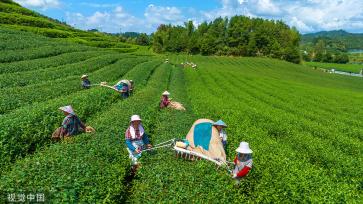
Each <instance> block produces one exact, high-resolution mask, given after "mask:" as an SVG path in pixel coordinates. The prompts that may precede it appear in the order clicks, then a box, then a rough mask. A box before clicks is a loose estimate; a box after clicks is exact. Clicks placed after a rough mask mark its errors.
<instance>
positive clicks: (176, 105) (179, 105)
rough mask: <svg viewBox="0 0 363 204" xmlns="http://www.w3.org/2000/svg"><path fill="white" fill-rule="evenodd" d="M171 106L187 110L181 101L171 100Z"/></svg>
mask: <svg viewBox="0 0 363 204" xmlns="http://www.w3.org/2000/svg"><path fill="white" fill-rule="evenodd" d="M169 107H170V108H173V109H176V110H183V111H185V108H184V106H183V105H182V104H181V103H179V102H176V101H170V105H169Z"/></svg>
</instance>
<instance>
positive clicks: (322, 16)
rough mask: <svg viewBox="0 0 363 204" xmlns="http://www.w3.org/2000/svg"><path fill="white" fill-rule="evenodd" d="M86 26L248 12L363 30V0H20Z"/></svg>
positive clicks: (309, 27)
mask: <svg viewBox="0 0 363 204" xmlns="http://www.w3.org/2000/svg"><path fill="white" fill-rule="evenodd" d="M15 2H17V3H19V4H20V5H22V6H24V7H26V8H29V9H32V10H35V11H37V12H39V13H41V14H44V15H46V16H49V17H51V18H55V19H58V20H61V21H65V22H66V23H67V24H69V25H72V26H74V27H76V28H80V29H84V30H87V29H94V28H95V29H98V30H101V31H103V32H109V33H118V32H129V31H134V32H145V33H148V34H150V33H152V32H154V31H156V29H157V27H158V26H159V25H160V24H169V23H170V24H173V25H182V24H183V22H186V21H189V20H193V22H194V24H195V25H198V24H200V23H201V22H203V21H211V20H213V19H215V18H217V17H220V16H222V17H231V16H234V15H246V16H250V17H261V18H267V19H274V20H283V21H284V22H285V23H286V24H288V25H289V26H294V27H296V28H297V29H298V30H299V31H300V32H301V33H312V32H318V31H323V30H325V31H329V30H339V29H343V30H346V31H348V32H353V33H363V0H296V1H294V0H103V1H101V0H98V1H97V0H15Z"/></svg>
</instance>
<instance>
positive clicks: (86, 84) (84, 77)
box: [81, 74, 91, 89]
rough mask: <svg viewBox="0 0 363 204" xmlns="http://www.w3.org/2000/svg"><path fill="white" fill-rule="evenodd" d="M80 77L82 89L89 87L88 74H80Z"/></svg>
mask: <svg viewBox="0 0 363 204" xmlns="http://www.w3.org/2000/svg"><path fill="white" fill-rule="evenodd" d="M81 79H82V87H83V88H84V89H89V88H90V87H91V82H90V80H89V79H88V75H86V74H84V75H82V77H81Z"/></svg>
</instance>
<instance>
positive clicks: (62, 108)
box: [59, 105, 75, 115]
mask: <svg viewBox="0 0 363 204" xmlns="http://www.w3.org/2000/svg"><path fill="white" fill-rule="evenodd" d="M59 110H62V111H64V112H67V113H69V114H72V115H75V113H74V111H73V108H72V106H70V105H68V106H63V107H60V108H59Z"/></svg>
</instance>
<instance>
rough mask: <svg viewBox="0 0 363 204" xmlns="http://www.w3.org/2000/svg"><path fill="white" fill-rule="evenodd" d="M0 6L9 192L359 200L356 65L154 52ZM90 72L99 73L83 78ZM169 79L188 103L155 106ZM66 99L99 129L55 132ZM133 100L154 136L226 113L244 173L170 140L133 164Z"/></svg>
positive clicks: (84, 197)
mask: <svg viewBox="0 0 363 204" xmlns="http://www.w3.org/2000/svg"><path fill="white" fill-rule="evenodd" d="M4 2H8V3H4ZM0 9H1V10H0V17H1V18H0V22H1V23H2V24H1V25H0V158H1V160H0V203H9V202H11V201H10V200H9V199H11V198H12V195H15V197H16V198H19V197H20V196H19V195H21V194H25V195H28V194H35V193H40V194H44V196H45V203H186V202H187V203H241V202H249V203H359V202H361V201H360V200H361V198H362V184H363V178H362V175H363V152H362V149H363V142H362V139H363V129H362V127H363V110H362V101H363V80H362V79H361V78H358V77H349V76H342V75H334V74H328V73H325V72H322V71H319V70H314V69H312V68H310V67H307V66H303V65H298V64H293V63H289V62H286V61H282V60H278V59H270V58H266V57H221V56H200V55H194V56H192V55H182V54H180V55H177V54H168V55H164V54H158V55H156V54H153V53H151V52H150V51H149V50H147V49H146V48H145V47H136V46H133V45H128V44H124V43H121V42H119V41H118V40H117V37H114V36H109V35H106V34H104V33H97V32H96V33H94V32H85V31H79V30H77V29H74V28H72V27H69V26H67V25H64V24H62V23H61V22H57V21H55V20H52V19H49V18H47V17H44V16H42V15H39V14H37V13H34V12H32V11H30V10H27V9H23V8H21V7H20V6H19V5H17V4H15V3H12V2H11V1H4V0H2V1H1V2H0ZM3 17H4V18H3ZM29 31H30V32H29ZM53 34H54V35H53ZM58 34H64V36H63V37H61V36H59V35H58ZM52 35H53V36H52ZM123 46H124V47H123ZM142 51H145V52H143V53H141V52H142ZM166 58H168V59H169V62H170V63H165V59H166ZM186 62H193V63H195V64H197V65H198V66H197V69H196V70H194V69H191V67H186V68H184V67H183V66H181V63H186ZM342 67H343V66H342ZM345 68H349V69H351V68H352V67H345ZM354 68H355V67H354ZM83 74H88V75H89V79H90V81H91V82H92V85H95V86H92V87H91V88H90V89H82V87H81V85H80V84H81V80H80V76H81V75H83ZM120 79H132V80H133V81H134V82H135V91H134V93H133V94H132V95H131V96H130V97H129V98H127V99H121V97H120V94H119V93H117V92H115V91H113V90H111V89H107V88H103V87H100V86H98V84H100V83H101V82H107V84H109V85H113V84H115V83H116V82H118V81H119V80H120ZM165 90H168V91H169V92H170V93H171V98H173V100H174V101H179V102H181V103H182V104H183V105H184V106H185V107H186V111H177V110H174V109H169V108H168V109H164V110H160V109H159V101H160V96H161V93H163V92H164V91H165ZM65 105H72V107H73V108H74V110H75V112H76V114H77V115H78V116H79V118H80V119H81V120H82V121H84V122H85V123H86V124H87V125H90V126H92V127H94V128H95V130H96V132H94V133H91V134H86V133H84V134H80V135H77V136H74V137H71V138H68V139H64V140H62V141H59V142H55V141H52V140H51V135H52V133H53V131H54V130H55V129H56V128H57V127H59V126H60V125H61V123H62V121H63V119H64V117H65V116H64V115H63V113H62V112H61V111H60V110H58V108H59V107H61V106H65ZM133 114H139V115H140V116H141V118H142V123H143V125H144V128H145V131H146V132H147V133H148V134H149V136H150V139H151V143H152V144H153V145H154V146H155V145H157V144H160V143H162V142H165V141H167V140H170V139H173V138H179V139H183V138H185V136H186V134H187V133H188V131H189V129H190V127H191V126H192V124H193V122H194V121H195V120H197V119H199V118H210V119H212V120H214V121H216V120H218V119H222V120H223V121H224V122H226V124H227V125H228V128H227V129H226V131H227V134H228V143H227V148H226V154H227V159H228V160H229V161H232V160H233V159H234V157H235V155H236V152H235V150H236V148H237V147H238V145H239V143H240V142H241V141H246V142H248V143H249V144H250V146H251V148H252V150H253V154H252V157H253V168H252V170H251V172H250V173H249V174H248V175H247V176H246V177H245V178H244V179H243V180H242V181H241V184H240V185H239V186H236V185H235V181H234V180H233V179H232V178H231V176H230V174H229V173H228V171H226V169H225V168H224V167H219V168H218V167H217V166H216V165H215V164H213V163H211V162H207V161H206V160H202V161H189V160H184V159H182V158H177V157H176V155H175V152H174V151H173V150H172V149H171V148H169V147H167V148H164V149H156V150H155V151H150V152H144V153H142V157H141V159H140V162H141V168H139V169H138V171H137V172H136V174H132V173H131V171H130V170H131V164H130V159H129V155H128V152H127V150H126V145H125V136H124V133H125V130H126V129H127V127H128V126H129V125H130V116H131V115H133ZM26 199H28V197H27V198H26ZM18 200H19V199H18ZM15 202H17V201H15ZM18 202H20V201H18ZM29 202H30V201H29Z"/></svg>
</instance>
